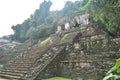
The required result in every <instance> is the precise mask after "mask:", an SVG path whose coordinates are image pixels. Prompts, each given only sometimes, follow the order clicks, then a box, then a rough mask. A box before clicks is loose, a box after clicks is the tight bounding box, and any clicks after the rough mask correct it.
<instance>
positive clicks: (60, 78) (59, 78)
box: [46, 77, 72, 80]
mask: <svg viewBox="0 0 120 80" xmlns="http://www.w3.org/2000/svg"><path fill="white" fill-rule="evenodd" d="M46 80H72V79H68V78H63V77H54V78H49V79H46Z"/></svg>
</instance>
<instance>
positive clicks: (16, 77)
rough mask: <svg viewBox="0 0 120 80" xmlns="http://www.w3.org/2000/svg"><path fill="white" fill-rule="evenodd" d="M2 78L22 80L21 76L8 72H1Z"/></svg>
mask: <svg viewBox="0 0 120 80" xmlns="http://www.w3.org/2000/svg"><path fill="white" fill-rule="evenodd" d="M0 77H1V78H5V79H9V80H21V79H20V78H21V76H14V75H7V74H0Z"/></svg>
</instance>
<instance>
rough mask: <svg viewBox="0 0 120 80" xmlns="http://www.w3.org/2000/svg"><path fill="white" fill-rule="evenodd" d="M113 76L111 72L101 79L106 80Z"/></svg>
mask: <svg viewBox="0 0 120 80" xmlns="http://www.w3.org/2000/svg"><path fill="white" fill-rule="evenodd" d="M113 76H114V75H113V74H112V73H111V74H109V75H108V76H105V77H104V79H103V80H108V79H110V78H112V77H113Z"/></svg>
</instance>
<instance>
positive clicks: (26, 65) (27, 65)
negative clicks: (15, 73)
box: [9, 64, 32, 67]
mask: <svg viewBox="0 0 120 80" xmlns="http://www.w3.org/2000/svg"><path fill="white" fill-rule="evenodd" d="M31 65H32V64H10V65H9V66H25V67H29V66H31Z"/></svg>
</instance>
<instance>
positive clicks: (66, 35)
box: [61, 33, 70, 41]
mask: <svg viewBox="0 0 120 80" xmlns="http://www.w3.org/2000/svg"><path fill="white" fill-rule="evenodd" d="M69 35H70V33H67V34H65V35H64V36H63V37H62V39H61V41H63V40H65V38H67V37H68V36H69Z"/></svg>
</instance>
